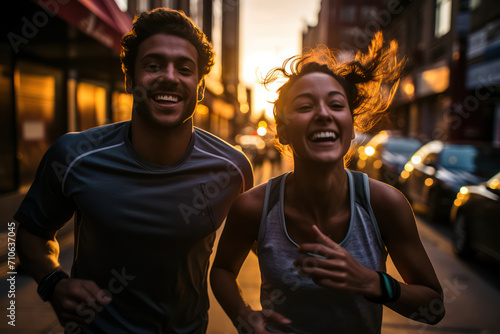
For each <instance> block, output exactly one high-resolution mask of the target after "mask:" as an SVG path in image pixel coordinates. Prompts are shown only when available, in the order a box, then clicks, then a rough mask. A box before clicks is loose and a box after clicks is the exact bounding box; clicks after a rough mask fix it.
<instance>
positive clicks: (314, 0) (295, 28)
mask: <svg viewBox="0 0 500 334" xmlns="http://www.w3.org/2000/svg"><path fill="white" fill-rule="evenodd" d="M320 2H321V0H241V4H240V6H241V13H240V24H241V28H240V29H241V30H240V57H241V62H240V66H241V67H240V80H241V81H242V82H244V83H245V84H247V85H248V86H251V87H253V88H254V89H253V108H254V113H255V112H257V113H259V114H260V111H261V110H263V109H266V113H267V114H268V115H269V116H271V115H272V106H271V104H269V103H267V102H266V101H267V100H274V99H275V97H274V94H270V93H269V92H268V91H266V90H265V89H264V88H263V87H262V86H261V85H260V84H258V83H257V81H256V79H257V75H265V74H266V73H267V72H268V71H269V70H270V69H272V68H273V67H276V66H279V65H281V64H282V63H283V61H284V60H285V59H286V58H289V57H291V56H293V55H296V54H298V53H300V51H301V47H302V32H303V30H304V29H305V27H306V26H307V24H309V25H316V23H317V19H318V11H319V7H320ZM256 72H257V73H256Z"/></svg>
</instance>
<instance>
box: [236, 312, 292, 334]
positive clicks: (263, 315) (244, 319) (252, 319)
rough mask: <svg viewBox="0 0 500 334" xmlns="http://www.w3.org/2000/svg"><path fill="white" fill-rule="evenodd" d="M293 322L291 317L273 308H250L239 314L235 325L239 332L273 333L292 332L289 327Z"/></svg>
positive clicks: (254, 333)
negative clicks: (258, 309) (246, 311)
mask: <svg viewBox="0 0 500 334" xmlns="http://www.w3.org/2000/svg"><path fill="white" fill-rule="evenodd" d="M291 323H292V322H291V321H290V319H287V318H285V317H284V316H283V315H281V314H279V313H276V312H274V311H272V310H262V311H253V310H250V311H249V312H248V313H246V314H244V315H242V316H239V317H238V319H237V323H236V324H235V325H236V328H237V330H238V333H245V334H246V333H252V334H271V333H291V332H290V331H288V328H287V326H288V325H289V324H291ZM270 329H272V330H270Z"/></svg>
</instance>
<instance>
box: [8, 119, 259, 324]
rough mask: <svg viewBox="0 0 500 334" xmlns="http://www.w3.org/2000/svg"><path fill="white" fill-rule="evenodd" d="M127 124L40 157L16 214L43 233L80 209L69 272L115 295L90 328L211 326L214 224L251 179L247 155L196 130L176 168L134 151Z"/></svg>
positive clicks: (68, 139)
mask: <svg viewBox="0 0 500 334" xmlns="http://www.w3.org/2000/svg"><path fill="white" fill-rule="evenodd" d="M129 128H130V122H122V123H117V124H112V125H107V126H103V127H98V128H94V129H90V130H87V131H84V132H80V133H69V134H66V135H64V136H62V137H61V138H59V139H58V140H57V141H56V142H55V143H54V144H53V145H52V146H51V148H50V149H49V150H48V151H47V153H46V154H45V156H44V158H43V160H42V162H41V163H40V166H39V169H38V172H37V175H36V178H35V181H34V182H33V184H32V186H31V188H30V190H29V192H28V194H27V195H26V198H25V199H24V201H23V203H22V204H21V207H20V208H19V210H18V212H17V213H16V215H15V217H14V218H15V219H16V220H17V221H18V222H19V223H20V224H22V225H23V226H24V227H25V228H27V229H28V230H29V231H31V232H32V233H34V234H37V235H41V236H43V235H46V234H47V232H48V231H55V230H58V229H60V228H61V227H62V226H63V225H64V224H65V223H66V222H67V221H68V220H69V219H70V218H71V217H72V215H73V214H74V213H75V214H76V215H75V241H76V242H75V258H74V262H73V266H72V269H71V276H72V277H75V278H81V279H89V280H93V281H95V282H96V283H97V284H98V286H100V287H101V288H102V289H106V290H107V291H108V292H110V293H111V294H112V298H113V300H112V302H111V303H110V304H109V305H107V306H106V308H105V310H104V311H103V312H102V313H100V314H99V315H98V316H95V312H92V311H91V310H88V309H86V310H85V309H84V310H83V311H82V312H84V313H85V312H86V313H85V316H88V320H89V322H90V321H92V324H91V326H90V327H89V328H88V329H87V330H86V331H85V333H117V334H118V333H204V332H205V330H206V326H207V321H208V319H207V310H208V307H209V300H208V296H207V272H208V268H209V257H210V254H211V252H212V246H213V243H214V239H215V231H216V230H217V229H218V228H219V227H220V226H221V224H222V222H223V220H224V218H225V216H226V214H227V212H228V210H229V207H230V205H231V204H232V202H233V200H234V198H235V197H236V196H237V195H238V194H239V193H241V192H243V191H244V190H246V188H247V186H246V185H245V184H246V183H247V181H248V180H251V178H252V169H251V166H250V163H249V162H248V160H247V159H246V157H245V156H244V155H243V154H242V153H241V152H240V151H238V150H236V149H234V148H233V147H232V146H230V145H229V144H227V143H225V142H224V141H222V140H221V139H219V138H217V137H215V136H213V135H211V134H209V133H207V132H205V131H203V130H200V129H198V128H195V129H194V132H193V136H192V139H191V142H190V144H189V147H188V149H187V150H186V152H185V154H184V155H183V156H182V157H181V158H180V159H178V161H176V162H174V163H172V164H170V165H169V166H166V167H165V166H159V165H155V164H153V163H151V162H149V161H147V160H145V159H144V158H142V157H141V156H139V155H138V154H137V152H136V151H135V150H134V149H133V147H132V145H131V142H130V140H129V136H128V133H129Z"/></svg>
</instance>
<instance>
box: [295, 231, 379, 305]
mask: <svg viewBox="0 0 500 334" xmlns="http://www.w3.org/2000/svg"><path fill="white" fill-rule="evenodd" d="M313 229H314V233H315V235H316V240H317V241H318V242H317V243H307V244H302V245H300V246H299V249H298V251H299V252H300V253H302V254H305V255H306V256H305V257H303V258H300V259H297V260H295V262H294V265H295V266H297V267H298V268H299V269H298V272H299V274H301V275H306V276H309V277H311V278H312V280H313V281H314V282H315V283H316V284H318V285H321V286H324V287H326V288H331V289H336V290H340V291H344V292H346V293H352V294H355V293H358V294H362V295H365V296H366V297H379V296H380V295H381V294H382V291H381V289H380V278H379V276H378V274H377V272H376V271H374V270H371V269H368V268H366V267H365V266H363V265H362V264H361V263H359V262H358V261H357V260H355V259H354V258H353V257H352V256H351V254H349V252H348V251H346V250H345V249H344V248H343V247H341V246H340V245H339V244H337V243H336V242H334V241H333V240H332V239H330V238H329V237H327V236H326V235H324V234H323V233H322V232H321V231H320V230H319V229H318V227H317V226H313ZM308 253H309V254H316V255H320V256H322V257H324V258H318V257H314V256H311V255H308Z"/></svg>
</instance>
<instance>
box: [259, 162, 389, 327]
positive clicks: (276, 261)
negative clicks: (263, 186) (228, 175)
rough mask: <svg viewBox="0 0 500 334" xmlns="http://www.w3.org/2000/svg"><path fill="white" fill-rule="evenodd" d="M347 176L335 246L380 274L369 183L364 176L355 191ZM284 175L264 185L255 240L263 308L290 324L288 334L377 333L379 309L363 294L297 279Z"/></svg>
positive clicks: (383, 254)
mask: <svg viewBox="0 0 500 334" xmlns="http://www.w3.org/2000/svg"><path fill="white" fill-rule="evenodd" d="M346 173H347V174H348V177H349V189H350V190H349V196H350V207H351V214H350V217H351V219H350V222H349V229H348V232H347V235H346V237H345V239H344V240H343V241H342V242H341V243H340V246H342V247H343V248H345V249H346V250H347V251H348V252H349V253H350V254H351V255H352V256H353V257H354V258H355V259H356V260H357V261H359V262H360V263H361V264H362V265H364V266H365V267H367V268H370V269H373V270H377V271H385V260H386V258H387V251H386V249H385V247H384V244H383V242H382V238H381V237H380V232H379V229H378V226H377V222H376V220H375V216H374V214H373V211H372V209H371V206H370V205H369V194H370V192H369V189H368V178H367V177H366V175H363V177H364V179H361V182H360V183H358V184H356V187H355V182H354V177H353V175H352V174H351V172H350V171H348V170H346ZM288 175H289V174H285V175H282V176H279V177H277V178H276V180H274V182H272V180H271V181H269V183H268V188H267V191H266V199H265V206H264V210H263V215H262V220H261V223H260V230H259V235H258V239H257V242H258V248H257V255H258V258H259V266H260V271H261V275H262V285H261V297H260V301H261V304H262V308H263V309H271V310H273V311H275V312H277V313H280V314H282V315H284V316H285V317H287V318H288V319H290V320H292V324H291V325H289V326H288V327H289V330H290V332H293V333H296V334H320V333H325V334H327V333H328V334H330V333H339V334H340V333H345V334H348V333H349V334H350V333H380V330H381V326H382V305H381V304H375V303H372V302H370V301H368V300H367V299H366V298H365V297H364V296H362V295H354V294H346V293H344V292H341V291H336V290H333V289H329V288H325V287H322V286H320V285H317V284H316V283H314V282H313V280H312V279H311V278H310V277H306V276H300V275H299V274H298V272H297V268H296V267H295V266H294V265H293V261H294V260H295V259H298V258H301V257H303V256H304V255H303V254H300V253H299V252H298V251H297V247H298V244H297V243H295V241H293V239H291V237H290V236H289V234H288V232H287V228H286V223H285V215H284V193H285V181H286V177H287V176H288ZM356 188H358V189H356ZM359 188H361V189H359ZM360 191H364V192H365V196H363V197H364V199H366V202H367V203H368V204H367V205H363V204H366V203H362V202H364V201H362V200H363V199H362V198H359V196H358V194H359V192H360ZM312 255H313V256H315V255H314V254H312ZM310 265H314V263H310Z"/></svg>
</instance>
